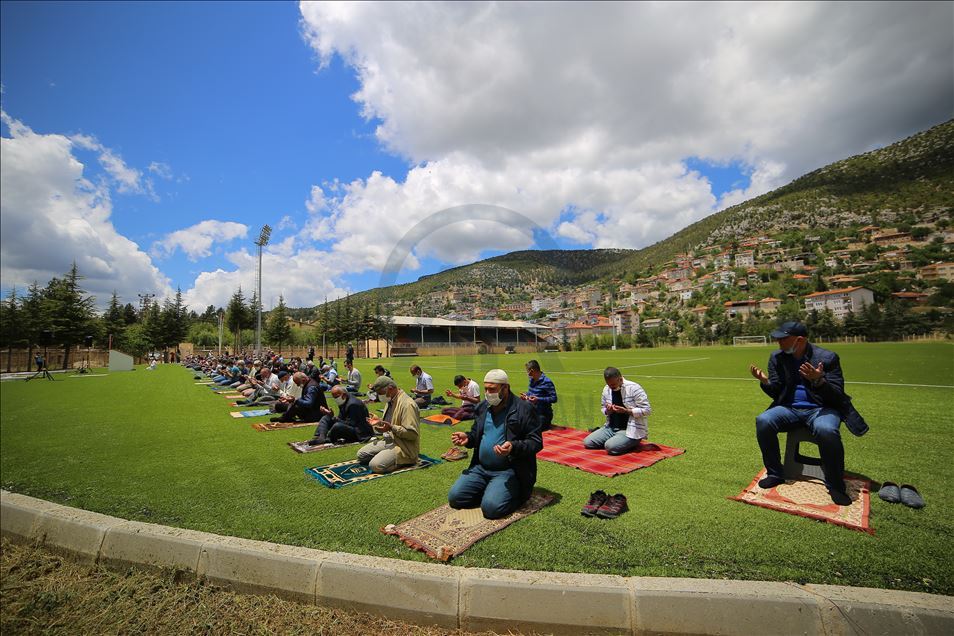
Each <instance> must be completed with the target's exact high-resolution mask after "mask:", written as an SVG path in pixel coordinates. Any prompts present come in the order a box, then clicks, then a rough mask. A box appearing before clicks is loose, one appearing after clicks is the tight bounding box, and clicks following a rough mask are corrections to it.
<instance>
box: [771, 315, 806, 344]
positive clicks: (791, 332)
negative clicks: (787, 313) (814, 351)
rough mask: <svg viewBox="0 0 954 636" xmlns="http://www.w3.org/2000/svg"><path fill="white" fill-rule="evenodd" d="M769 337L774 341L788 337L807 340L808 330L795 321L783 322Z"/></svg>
mask: <svg viewBox="0 0 954 636" xmlns="http://www.w3.org/2000/svg"><path fill="white" fill-rule="evenodd" d="M771 335H772V338H774V339H775V340H781V339H782V338H788V337H789V336H802V337H803V338H807V337H808V329H806V328H805V325H803V324H802V323H800V322H798V321H797V320H791V321H789V322H783V323H782V324H781V325H780V326H779V328H778V329H776V330H775V331H773V332H772V334H771Z"/></svg>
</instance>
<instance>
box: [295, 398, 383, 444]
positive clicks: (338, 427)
mask: <svg viewBox="0 0 954 636" xmlns="http://www.w3.org/2000/svg"><path fill="white" fill-rule="evenodd" d="M331 398H332V399H333V400H334V401H335V404H337V405H338V417H335V416H334V414H333V413H332V412H331V409H329V408H322V409H321V412H322V413H324V416H322V418H321V421H319V422H318V428H316V429H315V436H314V437H313V438H312V439H310V440H308V445H309V446H320V445H322V444H327V443H328V442H334V443H335V444H339V443H341V444H350V443H353V442H366V441H368V440H369V439H370V438H371V436H372V432H371V425H370V424H368V407H366V406H365V405H364V402H362V401H361V400H359V399H358V398H357V397H356V396H354V395H352V394H351V393H349V392H348V390H347V389H346V388H345V387H343V386H341V385H340V384H339V385H337V386H335V387H332V389H331Z"/></svg>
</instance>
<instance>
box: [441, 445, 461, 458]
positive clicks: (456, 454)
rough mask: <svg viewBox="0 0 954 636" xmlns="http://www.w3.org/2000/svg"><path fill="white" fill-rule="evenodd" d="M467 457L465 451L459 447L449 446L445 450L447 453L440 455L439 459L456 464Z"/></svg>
mask: <svg viewBox="0 0 954 636" xmlns="http://www.w3.org/2000/svg"><path fill="white" fill-rule="evenodd" d="M465 457H467V451H465V450H464V449H463V448H461V447H459V446H451V447H450V448H449V449H447V452H446V453H444V454H443V455H441V459H446V460H447V461H449V462H456V461H458V460H460V459H464V458H465Z"/></svg>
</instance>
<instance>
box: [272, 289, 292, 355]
mask: <svg viewBox="0 0 954 636" xmlns="http://www.w3.org/2000/svg"><path fill="white" fill-rule="evenodd" d="M291 336H292V328H291V325H289V324H288V312H287V307H286V306H285V298H284V296H281V295H279V297H278V305H276V306H275V308H274V309H272V310H271V311H270V312H269V314H268V323H267V325H266V328H265V337H266V338H267V339H268V343H269V344H270V345H272V346H274V345H276V344H277V345H278V353H281V352H282V344H284V343H286V342H289V341H290V340H291Z"/></svg>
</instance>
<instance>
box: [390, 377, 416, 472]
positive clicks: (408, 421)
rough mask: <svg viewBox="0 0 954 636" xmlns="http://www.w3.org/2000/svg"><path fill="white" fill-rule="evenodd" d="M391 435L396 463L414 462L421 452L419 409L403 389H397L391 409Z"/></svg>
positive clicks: (400, 464) (404, 464)
mask: <svg viewBox="0 0 954 636" xmlns="http://www.w3.org/2000/svg"><path fill="white" fill-rule="evenodd" d="M391 435H392V437H393V438H394V451H395V455H396V457H395V459H396V463H397V464H398V465H399V466H407V465H408V464H416V463H417V456H418V454H419V453H420V452H421V410H420V409H419V408H418V407H417V404H415V403H414V400H413V399H412V398H411V397H410V396H409V395H408V394H407V393H405V392H404V391H398V394H397V395H396V396H395V397H394V405H393V407H392V410H391Z"/></svg>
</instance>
